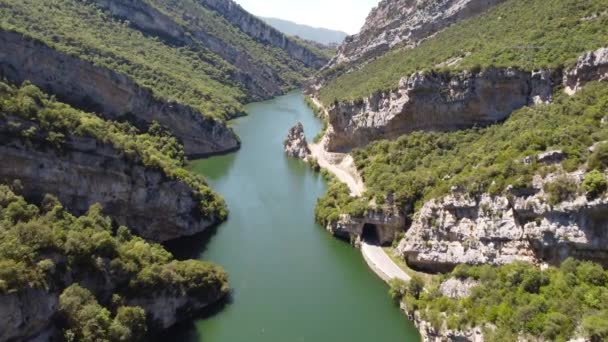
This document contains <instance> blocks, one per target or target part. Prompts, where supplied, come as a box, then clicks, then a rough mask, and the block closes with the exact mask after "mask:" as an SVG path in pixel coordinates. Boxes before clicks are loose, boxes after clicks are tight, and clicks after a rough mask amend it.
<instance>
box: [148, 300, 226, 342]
mask: <svg viewBox="0 0 608 342" xmlns="http://www.w3.org/2000/svg"><path fill="white" fill-rule="evenodd" d="M232 304H234V290H233V291H232V292H231V293H230V294H229V295H228V296H226V298H224V299H223V300H220V301H219V302H217V303H214V304H212V305H210V306H208V307H206V308H204V309H203V310H201V311H199V312H198V313H196V314H195V315H193V317H192V319H191V320H186V321H182V322H180V323H177V324H176V325H174V326H173V327H171V328H169V329H167V330H165V331H161V332H157V333H155V334H154V336H151V337H150V341H152V342H169V341H171V342H173V341H179V342H202V341H203V338H202V336H201V335H200V333H199V332H198V331H197V329H196V324H195V322H196V320H198V319H208V318H209V317H213V316H215V315H217V314H218V313H220V312H222V311H223V310H225V309H226V307H227V306H229V305H232Z"/></svg>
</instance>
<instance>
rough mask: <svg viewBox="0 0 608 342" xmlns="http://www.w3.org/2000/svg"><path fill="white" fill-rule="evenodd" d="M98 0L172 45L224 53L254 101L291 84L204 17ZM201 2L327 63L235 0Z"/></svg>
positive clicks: (305, 58)
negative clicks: (176, 16) (173, 15)
mask: <svg viewBox="0 0 608 342" xmlns="http://www.w3.org/2000/svg"><path fill="white" fill-rule="evenodd" d="M95 2H96V3H97V4H98V5H99V6H100V7H101V8H103V9H105V10H107V11H108V12H109V13H111V14H112V15H113V16H115V17H117V18H120V19H122V20H128V21H129V23H130V24H131V25H134V26H136V27H137V28H138V29H139V30H141V31H143V32H145V33H147V34H150V35H153V36H157V37H159V38H161V39H164V40H166V41H168V42H169V43H170V44H172V45H176V44H177V45H185V46H189V47H191V48H194V49H203V50H206V49H208V50H210V51H211V52H213V53H215V54H217V55H219V56H221V57H222V58H223V59H224V60H226V61H227V62H228V63H230V64H232V65H234V66H235V67H236V70H237V71H236V72H235V73H234V74H233V75H231V78H232V79H234V80H235V81H237V82H238V83H239V84H240V85H242V86H244V87H245V88H246V90H247V94H248V96H249V99H250V100H252V101H256V100H263V99H268V98H271V97H274V96H277V95H280V94H283V89H284V87H286V86H289V85H288V84H286V83H285V82H284V80H283V79H282V77H281V76H282V75H281V74H280V71H279V70H277V69H275V68H273V67H272V66H270V65H268V64H264V63H262V62H261V61H259V60H256V59H255V58H253V57H252V56H251V51H247V50H246V49H245V48H244V47H242V46H238V45H235V44H234V42H230V41H227V40H226V39H222V37H219V36H218V35H217V33H216V32H212V31H210V30H208V28H207V27H206V26H205V25H200V24H199V23H198V20H204V18H203V19H200V18H198V17H196V16H195V15H194V14H193V13H189V15H184V16H182V19H183V20H184V22H185V24H179V23H178V22H176V21H175V20H173V19H172V18H171V17H170V16H169V15H167V14H165V13H163V12H162V11H161V10H159V9H157V8H155V7H154V6H152V5H151V4H149V3H147V2H145V1H142V0H129V1H124V0H120V1H119V0H95ZM201 5H204V6H208V7H210V8H211V9H212V10H213V11H215V10H217V11H226V12H220V14H221V15H223V16H226V17H227V18H232V17H234V18H235V19H237V18H241V17H242V18H248V19H247V22H248V24H247V26H245V25H246V24H245V23H243V24H242V26H243V27H245V28H250V30H249V31H250V32H247V31H246V32H247V33H256V34H257V35H256V36H252V37H253V38H254V39H256V40H259V41H263V42H265V43H269V44H273V43H274V44H273V46H274V47H276V48H279V49H285V52H286V53H290V55H291V56H292V57H293V58H294V59H295V60H297V61H299V62H300V63H302V64H303V65H304V66H306V67H311V68H320V67H321V66H323V65H325V63H327V60H325V59H323V58H321V57H319V56H316V55H314V54H313V53H311V52H310V51H307V49H306V48H304V47H302V46H300V45H297V44H295V43H293V42H291V41H287V40H286V39H285V38H284V37H283V38H281V37H279V36H278V35H276V34H275V33H271V30H272V29H271V28H270V27H264V26H263V25H261V24H260V23H258V22H257V20H258V19H257V18H255V17H253V16H251V15H249V14H248V13H246V12H244V11H243V10H242V9H241V8H240V7H238V5H236V4H234V3H231V2H228V1H222V2H217V3H216V2H204V1H203V2H201ZM173 10H175V8H173ZM176 13H177V12H176ZM178 14H179V13H178ZM233 24H234V23H233ZM253 26H257V28H256V29H255V30H253V29H251V27H253ZM266 37H267V39H266ZM265 39H266V40H265Z"/></svg>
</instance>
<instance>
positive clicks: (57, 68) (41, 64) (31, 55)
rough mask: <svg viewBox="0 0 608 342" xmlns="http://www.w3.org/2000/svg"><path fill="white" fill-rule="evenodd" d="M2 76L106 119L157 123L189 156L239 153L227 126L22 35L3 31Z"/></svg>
mask: <svg viewBox="0 0 608 342" xmlns="http://www.w3.org/2000/svg"><path fill="white" fill-rule="evenodd" d="M0 46H2V47H3V48H2V49H0V75H1V76H2V77H4V78H6V79H8V80H9V81H11V82H12V83H16V84H20V83H22V82H24V81H26V80H29V81H31V82H32V83H34V84H35V85H37V86H38V87H40V88H42V89H43V90H44V91H45V92H47V93H50V94H53V95H56V96H57V98H58V99H60V100H62V101H64V102H66V103H69V104H71V105H74V106H75V107H80V108H82V109H85V110H90V111H94V112H96V113H98V114H100V115H102V116H103V117H104V118H106V119H109V120H117V121H131V122H132V123H134V124H135V125H136V126H139V127H147V126H148V125H149V124H150V123H152V122H153V121H157V122H159V123H160V124H162V125H163V126H165V127H167V128H168V129H169V130H170V131H171V132H172V133H173V134H174V135H175V136H176V137H178V138H179V139H180V140H181V141H182V142H183V144H184V148H185V151H186V153H187V154H188V155H190V156H206V155H210V154H214V153H220V152H226V151H231V150H235V149H237V148H239V146H240V141H239V139H238V137H237V136H236V135H235V134H234V132H232V130H231V129H229V128H227V127H226V126H225V125H224V124H223V123H221V122H219V121H217V120H214V119H212V118H209V117H205V116H203V114H202V113H200V112H198V111H196V110H194V109H193V108H191V107H187V106H184V105H181V104H178V103H173V102H166V101H161V100H158V99H157V98H155V97H154V96H153V94H152V93H151V92H150V91H149V90H147V89H145V88H142V87H140V86H138V85H137V84H136V83H135V82H133V81H132V80H131V79H129V78H128V77H126V76H125V75H122V74H119V73H116V72H114V71H112V70H109V69H106V68H102V67H98V66H95V65H93V64H91V63H89V62H86V61H83V60H81V59H78V58H76V57H74V56H71V55H67V54H64V53H62V52H59V51H57V50H54V49H52V48H50V47H49V46H47V45H45V44H43V43H41V42H39V41H36V40H34V39H29V38H27V37H25V36H23V35H21V34H18V33H15V32H9V31H4V30H0Z"/></svg>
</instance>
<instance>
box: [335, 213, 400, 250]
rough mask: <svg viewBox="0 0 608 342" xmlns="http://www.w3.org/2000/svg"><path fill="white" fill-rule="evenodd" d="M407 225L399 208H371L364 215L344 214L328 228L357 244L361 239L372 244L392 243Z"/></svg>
mask: <svg viewBox="0 0 608 342" xmlns="http://www.w3.org/2000/svg"><path fill="white" fill-rule="evenodd" d="M404 227H405V217H403V216H401V215H400V214H399V213H398V211H397V210H394V209H393V210H377V211H373V210H370V211H369V212H368V213H366V214H365V215H364V216H363V217H353V216H350V215H342V216H341V218H340V220H338V221H337V222H331V223H329V224H328V226H327V227H326V229H327V230H328V231H329V232H330V233H332V234H333V235H334V236H336V237H339V238H342V239H346V240H349V241H351V242H353V243H354V244H355V245H357V244H358V243H359V242H360V241H361V240H368V239H369V240H372V241H368V242H370V243H372V244H380V245H390V244H391V243H392V242H393V241H394V240H395V237H396V236H397V233H398V232H401V231H403V228H404Z"/></svg>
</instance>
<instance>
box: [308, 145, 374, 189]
mask: <svg viewBox="0 0 608 342" xmlns="http://www.w3.org/2000/svg"><path fill="white" fill-rule="evenodd" d="M309 148H310V152H311V154H312V156H313V158H316V159H317V162H318V163H319V166H321V167H322V168H324V169H326V170H327V171H329V172H331V173H332V174H334V176H336V177H337V178H338V179H339V180H340V181H341V182H343V183H345V184H346V185H348V188H349V189H350V193H351V195H352V196H355V197H360V196H361V195H363V192H365V184H363V180H362V179H361V176H360V175H359V172H358V171H357V167H356V166H355V161H354V160H353V157H352V156H351V155H349V154H345V153H332V152H327V151H325V150H324V149H323V141H321V142H320V143H318V144H311V145H309Z"/></svg>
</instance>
